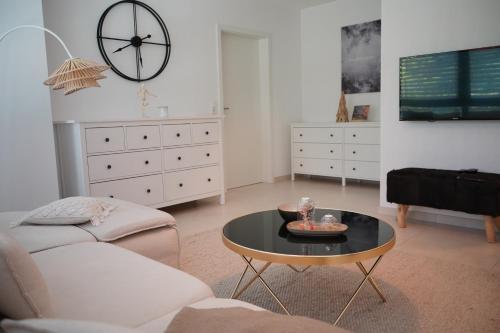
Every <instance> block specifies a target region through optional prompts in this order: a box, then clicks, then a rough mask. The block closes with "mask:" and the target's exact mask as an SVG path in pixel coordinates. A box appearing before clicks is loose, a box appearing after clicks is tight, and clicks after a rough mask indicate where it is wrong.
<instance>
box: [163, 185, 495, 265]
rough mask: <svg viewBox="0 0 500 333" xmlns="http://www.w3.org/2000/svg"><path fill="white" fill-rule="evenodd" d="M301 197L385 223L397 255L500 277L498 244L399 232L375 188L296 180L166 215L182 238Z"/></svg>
mask: <svg viewBox="0 0 500 333" xmlns="http://www.w3.org/2000/svg"><path fill="white" fill-rule="evenodd" d="M301 196H309V197H311V198H313V199H314V200H315V201H316V204H317V206H318V207H330V208H341V209H345V210H352V211H358V212H364V213H367V214H369V215H373V216H375V217H378V218H381V219H384V220H385V221H387V222H389V223H391V224H392V225H393V226H394V227H395V229H396V239H397V245H396V246H397V247H398V248H399V249H400V250H402V251H405V252H409V253H412V254H417V255H421V256H426V257H433V258H439V259H442V260H446V261H448V262H451V263H456V264H463V265H465V266H467V265H470V266H475V267H479V268H482V269H485V270H487V271H489V272H492V273H496V274H500V241H499V242H498V243H496V244H488V243H487V242H486V240H485V235H484V231H481V230H473V229H468V228H459V227H451V226H444V225H439V224H433V223H424V222H419V221H411V220H410V221H409V227H408V228H407V229H399V228H398V227H397V226H396V223H395V219H394V217H392V216H388V215H384V214H381V213H380V212H379V189H378V186H377V185H375V184H367V183H356V182H354V183H348V185H347V187H345V188H343V187H342V186H341V185H340V183H339V182H336V181H331V180H325V179H314V178H313V179H306V178H301V179H298V180H296V181H295V182H291V181H280V182H276V183H274V184H257V185H251V186H246V187H242V188H238V189H233V190H230V191H228V193H227V202H226V204H225V205H222V206H221V205H219V204H218V200H217V198H211V199H206V200H200V201H198V202H196V203H190V204H185V205H179V206H176V207H171V208H169V209H167V211H168V212H169V213H171V214H172V215H174V217H175V218H176V220H177V223H178V225H179V229H180V232H181V237H187V236H190V235H193V234H196V233H199V232H203V231H207V230H211V229H214V228H217V227H222V226H223V225H224V224H225V223H226V222H228V221H229V220H231V219H233V218H235V217H238V216H241V215H245V214H249V213H252V212H255V211H257V210H266V209H274V208H276V206H277V205H278V204H280V203H283V202H296V201H297V200H298V198H299V197H301ZM497 237H498V238H499V240H500V234H498V233H497Z"/></svg>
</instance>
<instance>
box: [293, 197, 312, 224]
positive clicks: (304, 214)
mask: <svg viewBox="0 0 500 333" xmlns="http://www.w3.org/2000/svg"><path fill="white" fill-rule="evenodd" d="M314 208H315V204H314V201H313V200H312V199H311V198H308V197H303V198H300V200H299V204H298V206H297V211H298V212H297V215H298V218H299V219H300V220H302V221H304V225H305V226H310V225H311V223H312V221H313V217H314Z"/></svg>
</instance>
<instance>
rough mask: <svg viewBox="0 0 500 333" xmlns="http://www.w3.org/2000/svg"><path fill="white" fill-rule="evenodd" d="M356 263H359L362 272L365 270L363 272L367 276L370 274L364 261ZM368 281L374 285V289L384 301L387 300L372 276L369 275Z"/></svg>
mask: <svg viewBox="0 0 500 333" xmlns="http://www.w3.org/2000/svg"><path fill="white" fill-rule="evenodd" d="M356 265H358V267H359V269H360V270H361V272H363V274H364V275H365V276H366V275H368V272H367V271H366V268H365V266H363V264H362V263H360V262H357V263H356ZM368 282H370V284H371V285H372V287H373V289H375V291H376V292H377V294H378V295H379V296H380V298H381V299H382V302H384V303H385V302H386V301H387V300H386V299H385V296H384V295H383V294H382V292H381V291H380V289H379V288H378V286H377V284H376V283H375V281H373V278H372V277H369V278H368Z"/></svg>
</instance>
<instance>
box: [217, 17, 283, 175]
mask: <svg viewBox="0 0 500 333" xmlns="http://www.w3.org/2000/svg"><path fill="white" fill-rule="evenodd" d="M223 33H229V34H234V35H240V36H243V37H247V38H252V39H256V40H258V42H259V67H260V69H259V72H260V73H259V79H260V110H259V111H260V117H261V122H260V125H261V130H262V143H261V145H262V147H261V148H262V156H263V158H262V182H264V183H274V176H273V159H272V158H273V137H272V126H273V123H272V106H271V34H269V33H265V32H259V31H252V30H248V29H244V28H239V27H234V26H228V25H222V24H217V25H216V43H217V47H216V51H217V58H216V59H217V92H218V95H219V97H218V98H219V101H218V103H217V110H218V113H219V115H221V116H224V80H223V73H222V71H223V69H222V68H223V67H222V34H223ZM223 140H224V139H223Z"/></svg>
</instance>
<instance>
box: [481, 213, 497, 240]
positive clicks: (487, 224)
mask: <svg viewBox="0 0 500 333" xmlns="http://www.w3.org/2000/svg"><path fill="white" fill-rule="evenodd" d="M495 220H496V219H495V218H494V217H491V216H485V217H484V229H486V239H487V240H488V243H495V242H496V241H497V237H496V231H495Z"/></svg>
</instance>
